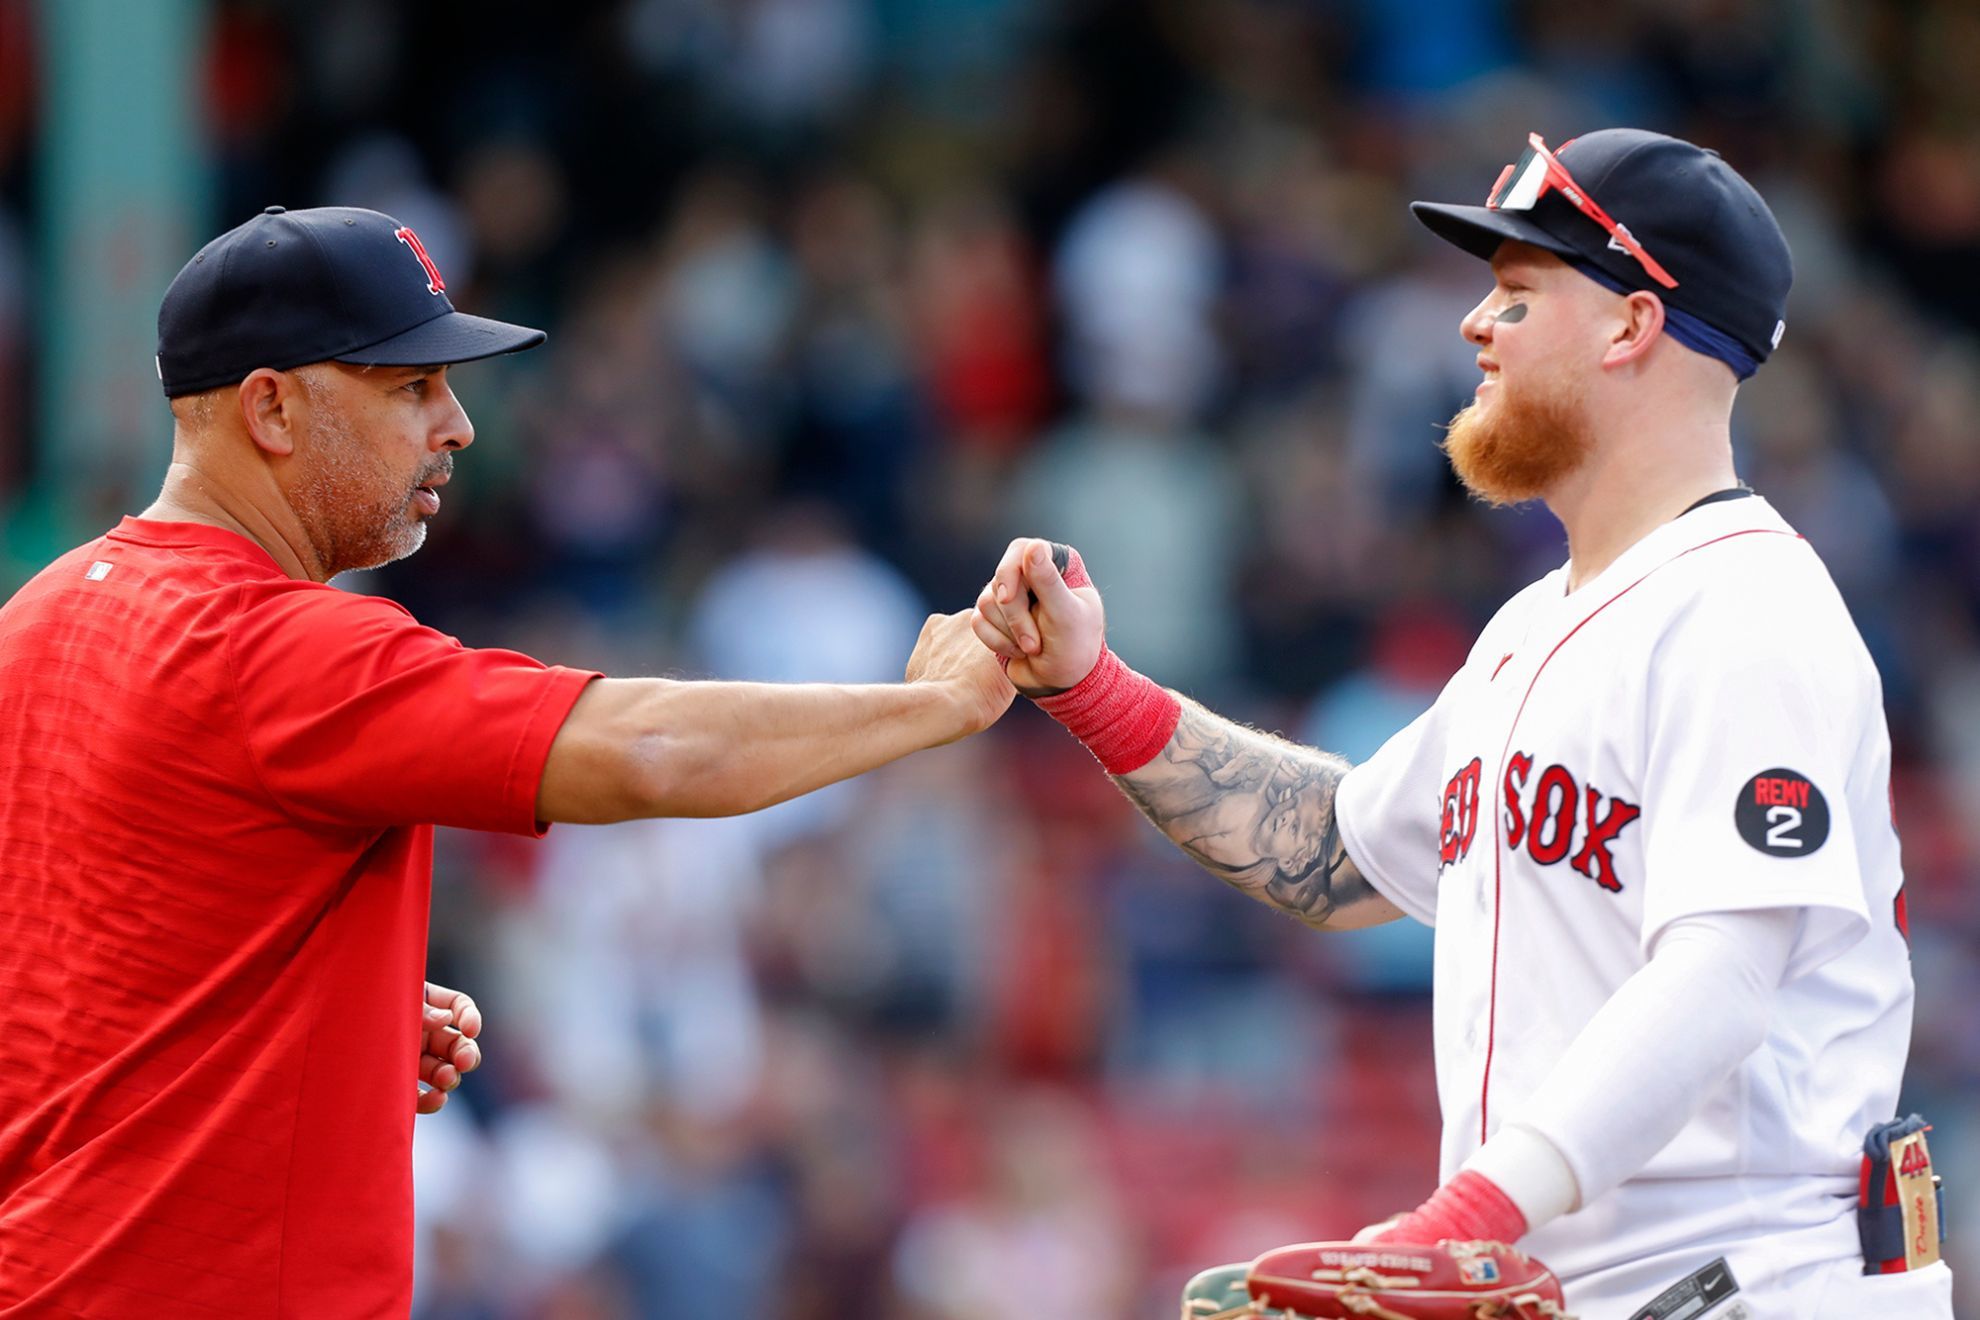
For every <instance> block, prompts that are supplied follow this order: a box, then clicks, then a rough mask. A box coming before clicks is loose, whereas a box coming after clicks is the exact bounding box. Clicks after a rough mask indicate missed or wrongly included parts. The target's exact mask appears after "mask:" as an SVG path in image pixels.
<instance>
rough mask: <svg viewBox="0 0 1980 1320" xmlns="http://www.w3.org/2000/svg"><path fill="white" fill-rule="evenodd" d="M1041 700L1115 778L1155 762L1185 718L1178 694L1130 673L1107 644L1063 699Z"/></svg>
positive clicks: (1047, 712) (1041, 707)
mask: <svg viewBox="0 0 1980 1320" xmlns="http://www.w3.org/2000/svg"><path fill="white" fill-rule="evenodd" d="M1037 702H1038V708H1039V709H1040V710H1042V711H1044V712H1045V713H1046V714H1047V715H1050V716H1051V717H1052V718H1053V719H1055V720H1057V721H1058V722H1059V723H1061V724H1063V725H1065V726H1066V728H1068V729H1070V730H1071V731H1072V735H1073V737H1075V738H1077V739H1079V740H1080V741H1081V742H1083V743H1085V744H1086V749H1087V750H1088V751H1090V752H1092V753H1093V754H1094V755H1095V756H1097V757H1099V758H1100V764H1101V765H1102V766H1104V767H1106V770H1107V773H1108V774H1110V775H1124V774H1127V773H1129V772H1130V771H1133V770H1139V769H1141V767H1142V766H1144V765H1147V764H1148V763H1149V762H1150V761H1152V760H1154V759H1155V754H1156V753H1157V752H1160V751H1161V750H1162V749H1163V748H1164V747H1166V746H1168V743H1169V738H1170V736H1171V735H1173V734H1174V733H1175V731H1176V723H1177V721H1179V720H1181V719H1182V703H1181V702H1180V701H1178V700H1176V697H1175V694H1174V693H1172V692H1170V691H1169V690H1168V689H1167V688H1165V687H1163V686H1161V685H1160V684H1159V683H1156V682H1155V681H1154V680H1153V679H1151V678H1145V677H1143V676H1142V675H1140V674H1137V673H1135V672H1134V671H1133V670H1132V669H1129V668H1128V667H1127V666H1126V665H1125V664H1123V663H1121V658H1120V657H1119V656H1117V655H1115V654H1114V653H1113V652H1112V651H1110V650H1108V649H1107V647H1106V645H1105V644H1104V643H1103V644H1102V645H1101V647H1100V660H1099V663H1097V664H1095V665H1094V666H1093V672H1091V673H1089V674H1088V675H1087V676H1086V677H1085V678H1082V679H1081V680H1080V681H1079V682H1078V683H1075V684H1074V685H1073V686H1072V687H1069V688H1067V689H1066V690H1065V691H1064V692H1061V693H1060V694H1059V695H1058V696H1056V697H1039V698H1037Z"/></svg>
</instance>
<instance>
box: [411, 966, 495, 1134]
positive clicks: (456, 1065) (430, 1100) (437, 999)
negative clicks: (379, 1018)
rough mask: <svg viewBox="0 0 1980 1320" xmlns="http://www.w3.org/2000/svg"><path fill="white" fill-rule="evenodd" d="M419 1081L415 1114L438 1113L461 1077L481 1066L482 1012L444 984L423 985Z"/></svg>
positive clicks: (429, 983) (472, 1001) (459, 993)
mask: <svg viewBox="0 0 1980 1320" xmlns="http://www.w3.org/2000/svg"><path fill="white" fill-rule="evenodd" d="M419 1009H420V1023H419V1042H420V1043H419V1080H420V1081H422V1082H424V1083H426V1085H427V1086H428V1087H431V1088H432V1089H431V1090H422V1091H420V1093H419V1098H418V1100H417V1101H415V1102H414V1106H413V1108H414V1111H415V1112H416V1113H421V1114H437V1113H439V1112H440V1110H441V1108H442V1107H443V1106H445V1105H446V1103H447V1093H448V1092H449V1091H451V1090H453V1089H454V1088H455V1087H457V1086H459V1085H460V1084H461V1074H462V1073H471V1072H473V1071H474V1070H475V1069H476V1068H479V1067H480V1066H481V1046H480V1045H479V1044H477V1043H476V1041H475V1037H477V1036H479V1035H480V1034H481V1010H480V1009H479V1008H477V1007H475V1003H474V1000H473V999H471V998H469V997H468V996H467V995H464V994H462V993H461V992H460V991H458V990H449V989H448V988H447V987H446V986H444V985H435V984H433V982H431V981H428V982H427V983H426V1000H425V1002H424V1003H422V1004H421V1005H420V1006H419Z"/></svg>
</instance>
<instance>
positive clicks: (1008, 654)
mask: <svg viewBox="0 0 1980 1320" xmlns="http://www.w3.org/2000/svg"><path fill="white" fill-rule="evenodd" d="M1078 576H1080V577H1084V574H1083V573H1082V574H1079V575H1078ZM970 624H971V627H973V628H974V629H975V632H976V636H977V638H978V639H979V640H980V641H981V642H982V643H983V644H984V645H985V646H987V647H989V648H990V649H991V650H992V651H994V652H996V653H997V654H998V655H1000V656H1002V657H1003V658H1004V659H1005V660H1008V661H1009V662H1010V675H1011V682H1012V683H1014V684H1016V685H1017V689H1018V691H1020V692H1022V693H1024V694H1025V695H1026V696H1028V697H1038V696H1050V695H1052V694H1053V693H1055V692H1063V691H1065V690H1066V689H1067V688H1069V687H1073V686H1074V685H1076V684H1077V683H1078V682H1079V681H1080V680H1081V679H1083V678H1085V677H1086V676H1087V675H1088V674H1090V673H1092V672H1093V666H1094V665H1096V664H1098V663H1099V662H1100V647H1101V644H1102V643H1103V642H1104V641H1105V640H1106V636H1107V612H1106V610H1105V608H1104V607H1103V606H1102V605H1101V604H1100V593H1099V591H1098V590H1096V589H1095V588H1094V587H1093V586H1092V585H1091V584H1090V583H1087V584H1085V585H1081V586H1078V587H1070V586H1067V585H1066V579H1065V578H1064V576H1062V575H1061V574H1060V572H1059V568H1058V566H1057V565H1056V564H1054V563H1053V562H1052V543H1051V542H1050V541H1041V540H1039V539H1038V538H1037V537H1032V536H1021V537H1019V538H1018V539H1017V540H1015V541H1012V542H1011V544H1010V546H1009V548H1007V549H1006V550H1005V551H1004V558H1003V560H1002V561H1001V562H1000V563H999V564H998V565H997V571H996V573H995V574H994V575H993V576H992V577H991V579H990V581H989V582H987V583H986V584H984V587H983V593H982V594H981V595H979V596H978V597H977V598H976V612H975V615H974V616H973V617H972V619H971V620H970Z"/></svg>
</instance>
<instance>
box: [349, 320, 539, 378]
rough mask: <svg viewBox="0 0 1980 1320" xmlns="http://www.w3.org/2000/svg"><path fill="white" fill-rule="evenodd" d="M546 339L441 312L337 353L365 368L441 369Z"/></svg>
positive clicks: (503, 324)
mask: <svg viewBox="0 0 1980 1320" xmlns="http://www.w3.org/2000/svg"><path fill="white" fill-rule="evenodd" d="M546 338H548V336H546V335H545V334H544V333H543V331H541V330H533V329H531V328H530V327H529V326H526V325H511V324H510V323H509V322H507V321H492V320H490V319H489V318H487V317H485V316H470V315H468V314H467V313H466V312H442V313H441V314H440V315H438V316H436V317H434V318H433V319H432V320H430V321H422V322H420V323H419V324H418V325H416V326H414V327H413V328H412V329H410V330H406V331H402V332H400V333H399V334H396V335H393V336H392V337H391V338H390V339H382V340H380V341H379V342H377V343H375V344H366V345H365V346H364V347H362V348H354V349H352V350H351V351H350V352H348V353H339V354H338V355H337V361H339V362H351V363H355V364H357V365H359V366H367V367H371V366H376V367H432V366H444V365H446V364H448V363H453V362H473V361H475V360H477V359H479V358H487V357H496V356H499V355H500V354H503V353H520V352H521V351H522V350H523V349H525V348H535V347H536V346H537V345H538V344H540V343H542V342H543V341H544V340H545V339H546Z"/></svg>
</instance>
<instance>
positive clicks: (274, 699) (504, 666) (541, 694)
mask: <svg viewBox="0 0 1980 1320" xmlns="http://www.w3.org/2000/svg"><path fill="white" fill-rule="evenodd" d="M233 622H234V626H233V628H232V630H231V637H230V650H231V656H230V659H231V667H232V673H233V679H234V682H235V685H236V688H237V698H238V707H239V709H240V711H241V718H242V720H243V722H244V724H245V726H246V727H245V729H244V730H243V732H244V734H245V737H246V739H247V743H248V747H249V749H250V751H251V753H252V755H253V758H254V762H255V766H256V768H257V769H258V770H259V771H260V774H261V779H262V784H263V786H264V787H265V788H266V789H267V791H268V793H269V794H270V796H271V797H273V798H274V799H275V801H276V803H277V804H278V805H279V806H280V807H281V808H282V809H283V810H284V811H286V812H288V813H290V814H292V815H294V816H297V817H299V818H302V819H305V820H314V821H320V822H322V823H325V824H330V825H348V826H358V827H371V828H387V827H392V826H401V825H416V824H434V825H452V826H458V827H461V828H464V829H477V830H496V831H502V832H506V833H514V834H536V833H540V832H541V831H542V828H543V826H542V824H541V822H539V821H538V820H537V819H536V794H537V788H538V786H539V784H540V782H541V780H542V778H543V766H544V763H545V761H546V760H547V759H548V758H549V754H550V744H551V742H552V740H554V739H555V737H556V735H557V730H558V729H559V728H560V727H561V726H562V725H563V722H564V719H565V717H566V716H567V715H569V714H570V710H571V706H572V705H573V704H574V703H575V702H576V701H577V698H578V695H579V693H580V692H582V691H583V689H584V686H585V684H587V683H589V682H590V681H591V680H592V679H594V678H596V677H598V675H597V674H595V673H591V672H587V671H583V670H574V669H563V668H555V667H551V666H546V665H544V664H541V663H540V662H538V661H536V660H532V659H531V658H530V657H528V656H526V655H521V654H518V653H517V652H514V651H503V650H476V649H471V648H469V647H465V646H462V645H461V644H460V642H458V641H456V640H455V639H454V638H452V637H449V636H447V635H446V634H445V633H441V632H436V631H434V630H433V629H431V628H428V627H425V626H423V625H421V624H420V623H419V622H417V621H416V620H415V619H414V618H413V617H412V616H411V615H410V614H408V613H407V612H406V610H405V609H404V608H403V607H402V606H400V605H398V604H396V603H395V602H392V601H389V600H384V599H381V598H379V597H376V596H361V595H354V594H350V593H347V592H344V591H340V590H337V589H336V588H334V587H327V586H323V585H320V584H317V583H307V582H286V583H279V584H269V585H268V586H266V587H262V586H260V585H256V586H250V587H247V588H244V589H243V597H242V603H241V608H240V610H239V611H238V613H237V614H236V615H235V617H234V621H233Z"/></svg>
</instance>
